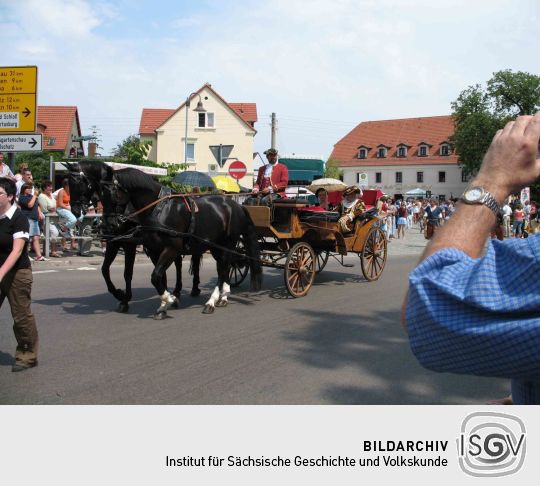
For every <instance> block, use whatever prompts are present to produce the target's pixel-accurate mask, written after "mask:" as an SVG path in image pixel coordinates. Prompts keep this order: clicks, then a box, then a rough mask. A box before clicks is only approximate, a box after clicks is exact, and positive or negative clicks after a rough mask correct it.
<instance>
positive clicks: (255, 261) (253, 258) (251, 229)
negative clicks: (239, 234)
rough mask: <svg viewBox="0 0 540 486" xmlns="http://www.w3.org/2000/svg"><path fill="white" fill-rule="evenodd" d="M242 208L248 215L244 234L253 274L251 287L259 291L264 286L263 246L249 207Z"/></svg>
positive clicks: (250, 268)
mask: <svg viewBox="0 0 540 486" xmlns="http://www.w3.org/2000/svg"><path fill="white" fill-rule="evenodd" d="M242 210H243V211H244V214H245V216H246V230H245V232H244V234H243V236H244V244H245V246H246V254H247V256H248V257H249V270H250V275H251V280H250V288H251V290H252V291H258V290H260V289H261V287H262V275H263V270H262V265H261V247H260V245H259V239H258V238H257V232H256V231H255V225H254V224H253V221H252V220H251V216H250V215H249V213H248V211H247V209H246V208H245V207H244V206H242Z"/></svg>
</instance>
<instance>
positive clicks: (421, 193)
mask: <svg viewBox="0 0 540 486" xmlns="http://www.w3.org/2000/svg"><path fill="white" fill-rule="evenodd" d="M405 195H406V196H423V197H425V196H426V191H425V189H420V188H419V187H417V188H416V189H411V190H410V191H407V192H406V193H405Z"/></svg>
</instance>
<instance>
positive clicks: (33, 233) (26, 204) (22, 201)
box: [19, 182, 47, 262]
mask: <svg viewBox="0 0 540 486" xmlns="http://www.w3.org/2000/svg"><path fill="white" fill-rule="evenodd" d="M33 189H34V184H32V183H31V182H26V183H24V184H23V185H22V187H21V193H20V194H19V206H20V207H21V212H22V213H23V214H24V215H25V216H26V217H27V218H28V224H29V225H30V231H29V235H30V242H31V243H32V249H33V250H34V254H35V255H36V256H35V258H34V260H35V261H36V262H44V261H46V260H47V259H46V258H45V257H44V256H43V255H42V254H41V247H40V244H39V237H40V236H41V228H40V227H39V222H40V221H41V219H42V218H43V214H42V213H41V209H40V208H39V204H38V202H37V198H38V192H37V190H34V191H33V194H32V190H33Z"/></svg>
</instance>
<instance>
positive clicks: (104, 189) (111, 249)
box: [65, 161, 201, 313]
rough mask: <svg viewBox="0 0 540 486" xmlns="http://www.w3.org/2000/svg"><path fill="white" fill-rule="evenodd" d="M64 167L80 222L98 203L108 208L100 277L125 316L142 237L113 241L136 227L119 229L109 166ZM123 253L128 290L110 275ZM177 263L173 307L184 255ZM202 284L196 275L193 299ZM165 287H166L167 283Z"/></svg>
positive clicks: (128, 224) (103, 227)
mask: <svg viewBox="0 0 540 486" xmlns="http://www.w3.org/2000/svg"><path fill="white" fill-rule="evenodd" d="M65 165H66V167H67V168H68V169H69V173H68V179H69V188H70V198H71V211H72V212H73V214H74V215H75V216H76V217H77V218H78V217H79V216H80V215H81V213H83V214H84V213H86V211H87V207H88V205H89V204H90V203H91V202H93V204H94V206H95V203H96V201H97V200H99V201H101V203H102V204H103V206H104V208H107V209H105V210H104V214H103V216H102V221H101V225H100V230H101V233H103V235H104V237H105V238H106V239H108V240H109V241H108V242H107V247H106V250H105V255H104V258H103V264H102V266H101V273H102V275H103V278H104V279H105V283H106V284H107V290H108V291H109V292H110V293H111V294H112V295H113V296H114V297H115V298H116V299H117V300H118V301H119V303H118V308H117V310H118V311H119V312H124V313H125V312H128V310H129V302H130V301H131V298H132V290H131V281H132V279H133V269H134V266H135V257H136V254H137V246H139V245H141V244H143V239H142V236H127V237H125V238H122V239H118V240H115V239H114V237H116V236H119V235H122V234H128V235H129V233H130V230H132V229H134V228H135V226H136V223H134V222H126V223H125V224H124V225H123V226H119V223H118V214H117V213H118V211H119V210H120V209H119V208H116V207H114V203H113V201H112V198H111V189H112V187H111V184H112V176H113V170H112V169H111V168H110V167H109V166H108V165H107V164H104V163H103V162H101V161H96V162H84V161H83V162H79V163H65ZM120 249H122V250H123V251H124V281H125V290H122V289H119V288H116V287H115V285H114V283H113V281H112V279H111V272H110V269H111V265H112V263H113V262H114V260H115V259H116V256H117V255H118V252H119V251H120ZM145 251H146V249H145ZM146 253H147V254H148V256H149V257H150V258H151V259H152V255H151V254H149V253H148V251H146ZM157 257H158V255H155V257H154V260H155V261H157ZM174 263H175V267H176V286H175V289H174V290H173V292H172V295H174V296H175V297H176V301H175V302H174V303H173V305H174V306H176V307H177V306H178V300H179V299H180V291H181V290H182V255H178V256H177V258H176V259H175V260H174ZM165 278H166V276H165V277H164V279H165ZM199 283H200V282H199V276H198V273H197V275H194V277H193V288H192V290H191V295H192V296H197V295H199V294H200V293H201V291H200V289H199ZM164 284H165V285H166V280H165V282H164Z"/></svg>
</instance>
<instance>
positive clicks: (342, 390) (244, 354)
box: [0, 241, 509, 404]
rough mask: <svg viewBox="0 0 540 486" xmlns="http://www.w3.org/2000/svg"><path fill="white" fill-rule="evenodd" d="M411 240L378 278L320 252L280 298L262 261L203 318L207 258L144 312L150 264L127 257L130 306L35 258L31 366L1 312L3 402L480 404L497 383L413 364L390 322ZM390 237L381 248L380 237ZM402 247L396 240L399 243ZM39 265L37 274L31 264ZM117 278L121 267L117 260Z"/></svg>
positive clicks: (97, 280)
mask: <svg viewBox="0 0 540 486" xmlns="http://www.w3.org/2000/svg"><path fill="white" fill-rule="evenodd" d="M422 244H423V243H420V242H416V241H411V242H409V243H408V244H407V245H404V244H403V243H401V244H396V242H393V243H392V245H394V246H393V247H392V248H393V249H392V250H391V256H390V258H389V261H388V264H387V268H386V269H385V271H384V274H383V276H382V277H381V279H380V280H379V281H376V282H371V283H368V282H366V281H364V280H363V279H362V278H361V276H360V265H359V261H358V258H357V257H355V256H354V257H348V258H350V261H351V262H352V263H355V264H356V265H355V266H354V267H353V268H341V267H339V265H338V264H337V263H335V262H332V261H330V262H329V263H328V266H327V268H326V269H325V270H324V271H323V272H322V273H321V274H320V275H319V276H318V277H317V279H316V284H315V285H314V287H313V288H312V289H311V291H310V293H309V294H308V295H307V296H306V297H304V298H301V299H292V298H290V297H289V296H288V294H287V292H286V290H285V287H284V284H283V276H282V274H281V273H280V272H278V271H277V270H273V269H265V279H264V283H263V290H262V291H260V292H258V293H254V294H253V293H249V292H248V286H247V283H244V284H243V285H242V286H241V287H240V288H239V289H233V295H232V297H231V299H230V304H229V306H228V307H227V308H220V309H216V312H215V313H214V314H213V315H203V314H202V313H201V310H202V306H203V304H204V302H205V301H206V299H207V298H208V297H209V294H210V292H211V290H212V288H213V286H214V284H215V271H214V265H213V261H212V260H210V259H207V260H205V263H204V266H203V271H202V274H201V281H202V284H203V294H202V295H201V296H200V297H197V298H191V297H190V296H189V289H190V287H191V286H190V282H189V276H188V274H187V265H185V267H186V270H185V272H184V274H185V275H184V284H185V285H186V284H187V285H186V291H185V292H184V293H183V295H182V302H181V308H180V309H179V310H171V311H169V316H170V317H169V318H168V319H166V320H164V321H154V320H153V319H152V317H151V316H152V314H153V312H154V310H155V309H156V308H157V306H158V299H157V296H156V295H155V291H154V289H153V288H151V286H150V282H149V275H150V272H151V266H150V265H148V264H147V263H143V262H141V263H138V264H137V268H136V271H135V279H134V298H135V300H134V301H133V303H132V305H131V309H130V313H129V314H127V315H126V314H118V313H116V312H114V308H115V305H116V302H115V301H114V299H113V298H112V297H111V296H109V294H108V293H107V291H106V288H105V285H104V283H103V281H102V278H101V274H100V272H99V267H97V266H96V265H95V264H97V263H99V262H98V261H95V262H92V263H95V264H88V262H86V263H84V262H82V261H78V262H77V261H71V262H70V263H67V262H64V263H63V265H56V266H52V265H49V266H46V265H47V264H44V265H43V266H41V267H39V268H37V267H35V269H36V270H37V272H36V274H35V277H34V281H35V284H34V291H33V297H34V301H35V302H34V305H33V309H34V313H35V315H36V317H37V321H38V328H39V333H40V365H39V366H38V367H37V368H35V369H32V370H29V371H25V372H23V373H12V372H11V364H12V362H13V353H14V350H15V339H14V337H13V332H12V329H11V319H10V316H9V308H8V306H7V305H4V307H3V308H2V309H1V310H0V320H1V322H2V325H1V326H0V403H2V404H483V403H485V402H486V401H487V400H489V399H492V398H498V397H501V396H504V395H505V394H507V393H508V391H509V384H508V382H507V381H506V380H499V379H488V378H477V377H464V376H457V375H450V374H437V373H433V372H430V371H428V370H425V369H423V368H422V367H420V366H419V365H418V364H417V362H416V360H415V358H414V356H413V355H412V353H411V351H410V349H409V346H408V344H407V339H406V336H405V334H404V332H403V330H402V329H401V327H400V325H399V312H400V305H401V302H402V299H403V295H404V292H405V288H406V278H407V273H408V271H410V270H411V269H412V267H413V266H414V264H415V263H416V261H417V256H416V255H417V254H418V251H417V247H420V246H421V245H422ZM392 245H391V246H392ZM400 245H401V246H400ZM40 272H44V273H40ZM113 274H114V277H115V280H116V282H121V279H122V267H121V266H115V267H114V269H113Z"/></svg>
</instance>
